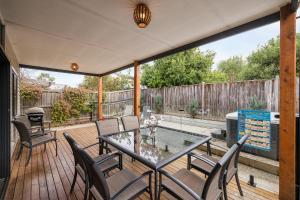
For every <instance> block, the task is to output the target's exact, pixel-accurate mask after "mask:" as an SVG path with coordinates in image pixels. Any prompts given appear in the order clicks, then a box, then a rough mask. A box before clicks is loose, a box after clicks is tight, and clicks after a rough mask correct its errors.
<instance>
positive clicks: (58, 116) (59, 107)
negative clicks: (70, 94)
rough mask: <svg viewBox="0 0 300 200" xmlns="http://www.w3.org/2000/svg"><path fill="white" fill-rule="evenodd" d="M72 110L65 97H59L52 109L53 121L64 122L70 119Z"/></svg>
mask: <svg viewBox="0 0 300 200" xmlns="http://www.w3.org/2000/svg"><path fill="white" fill-rule="evenodd" d="M70 110H71V106H70V104H69V103H68V102H66V101H65V100H63V99H59V100H58V101H56V102H55V104H54V105H53V108H52V111H51V119H52V121H53V122H54V123H56V124H63V123H64V122H66V121H67V120H68V119H70V117H71V115H70Z"/></svg>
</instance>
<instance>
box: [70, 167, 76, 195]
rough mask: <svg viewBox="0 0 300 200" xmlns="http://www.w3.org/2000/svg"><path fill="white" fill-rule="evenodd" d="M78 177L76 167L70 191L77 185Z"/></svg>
mask: <svg viewBox="0 0 300 200" xmlns="http://www.w3.org/2000/svg"><path fill="white" fill-rule="evenodd" d="M76 179H77V171H76V169H75V173H74V177H73V182H72V185H71V190H70V192H73V190H74V186H75V183H76Z"/></svg>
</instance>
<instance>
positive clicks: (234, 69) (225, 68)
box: [218, 56, 245, 82]
mask: <svg viewBox="0 0 300 200" xmlns="http://www.w3.org/2000/svg"><path fill="white" fill-rule="evenodd" d="M244 67H245V62H244V60H243V58H242V57H241V56H233V57H230V58H228V59H227V60H223V61H221V62H220V63H219V65H218V70H219V71H220V72H223V73H224V74H225V75H226V76H227V80H228V81H231V82H233V81H238V80H241V78H242V77H241V72H242V70H243V69H244Z"/></svg>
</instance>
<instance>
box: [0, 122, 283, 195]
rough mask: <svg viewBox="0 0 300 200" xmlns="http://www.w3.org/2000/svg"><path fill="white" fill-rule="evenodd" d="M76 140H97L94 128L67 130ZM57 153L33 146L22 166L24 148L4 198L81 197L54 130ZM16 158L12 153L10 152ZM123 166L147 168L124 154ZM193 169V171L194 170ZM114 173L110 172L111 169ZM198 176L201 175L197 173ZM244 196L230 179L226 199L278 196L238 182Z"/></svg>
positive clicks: (173, 167) (180, 164)
mask: <svg viewBox="0 0 300 200" xmlns="http://www.w3.org/2000/svg"><path fill="white" fill-rule="evenodd" d="M67 132H68V133H69V134H71V135H72V136H73V137H74V138H75V139H76V141H77V142H78V143H79V144H80V145H82V146H87V145H89V144H92V143H95V142H97V140H96V137H97V132H96V127H85V128H77V129H70V130H67ZM57 135H58V138H59V142H58V156H57V157H56V156H55V147H54V145H53V144H48V145H47V149H46V151H44V146H40V147H37V148H34V150H33V153H32V159H31V160H30V162H29V164H28V165H27V166H25V162H26V158H27V155H28V150H27V149H26V148H25V149H24V151H23V153H22V155H21V157H20V159H19V160H12V173H11V178H10V182H9V185H8V188H7V193H6V197H5V199H7V200H19V199H24V200H25V199H37V200H39V199H43V200H44V199H46V200H47V199H49V200H55V199H62V200H65V199H74V200H81V199H83V191H84V183H83V181H82V180H81V179H80V178H79V177H78V178H77V182H76V185H75V188H74V191H73V192H72V193H70V188H71V184H72V180H73V173H74V160H73V155H72V152H71V148H70V147H69V145H68V143H67V142H66V140H65V139H64V138H63V135H62V131H59V132H58V133H57ZM88 152H89V153H90V154H92V155H97V153H98V146H93V147H91V148H89V150H88ZM13 156H14V157H15V153H14V155H13ZM123 161H124V163H123V165H124V167H125V168H128V169H129V170H132V171H134V172H136V173H139V174H141V173H143V172H145V171H146V170H149V168H148V167H147V166H145V165H142V164H141V163H140V162H138V161H135V162H131V158H130V157H128V156H126V155H125V156H124V159H123ZM185 167H186V157H185V156H184V157H182V158H179V159H178V160H176V161H175V162H173V163H171V164H170V165H168V166H166V167H165V169H166V170H167V171H168V172H170V173H174V172H175V171H177V170H178V169H180V168H185ZM194 172H196V171H194ZM112 173H113V172H112ZM196 173H198V174H199V176H203V175H202V174H200V173H199V172H196ZM241 184H242V189H243V192H244V197H243V198H241V197H240V195H239V192H238V189H237V187H236V184H235V181H234V180H233V181H231V183H230V184H229V186H228V195H229V199H245V200H269V199H278V195H277V194H275V193H272V192H269V191H266V190H264V189H261V188H253V187H250V186H249V185H247V183H245V182H243V181H241ZM138 199H141V200H144V199H149V195H148V194H143V195H141V196H140V197H139V198H138ZM161 199H163V200H168V199H172V198H171V197H170V196H169V195H167V194H166V193H162V196H161Z"/></svg>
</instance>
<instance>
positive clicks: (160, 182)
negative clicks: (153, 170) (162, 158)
mask: <svg viewBox="0 0 300 200" xmlns="http://www.w3.org/2000/svg"><path fill="white" fill-rule="evenodd" d="M161 185H162V175H161V173H159V186H158V195H157V199H160V193H161V192H162V187H161ZM154 195H156V194H154Z"/></svg>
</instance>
